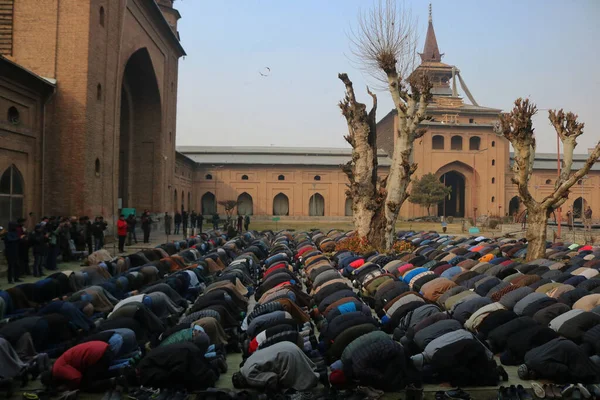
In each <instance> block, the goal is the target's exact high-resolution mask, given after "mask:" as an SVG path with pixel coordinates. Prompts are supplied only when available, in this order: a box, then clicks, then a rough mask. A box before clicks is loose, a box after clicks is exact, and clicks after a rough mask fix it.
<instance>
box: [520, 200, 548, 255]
mask: <svg viewBox="0 0 600 400" xmlns="http://www.w3.org/2000/svg"><path fill="white" fill-rule="evenodd" d="M547 225H548V210H546V209H545V208H543V207H539V206H537V207H532V208H528V209H527V233H526V235H525V237H526V238H527V261H533V260H536V259H538V258H543V257H544V256H545V255H546V228H547Z"/></svg>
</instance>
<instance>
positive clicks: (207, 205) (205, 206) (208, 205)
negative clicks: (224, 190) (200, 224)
mask: <svg viewBox="0 0 600 400" xmlns="http://www.w3.org/2000/svg"><path fill="white" fill-rule="evenodd" d="M201 205H202V215H212V214H216V212H217V199H216V197H215V195H214V194H212V193H211V192H206V193H204V195H202V200H201Z"/></svg>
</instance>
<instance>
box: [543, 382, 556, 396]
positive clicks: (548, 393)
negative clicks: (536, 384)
mask: <svg viewBox="0 0 600 400" xmlns="http://www.w3.org/2000/svg"><path fill="white" fill-rule="evenodd" d="M543 388H544V392H545V393H546V398H547V399H553V398H555V397H556V396H555V395H554V390H553V389H552V385H549V384H547V383H544V386H543Z"/></svg>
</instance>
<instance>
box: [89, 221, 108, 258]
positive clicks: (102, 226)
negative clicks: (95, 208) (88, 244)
mask: <svg viewBox="0 0 600 400" xmlns="http://www.w3.org/2000/svg"><path fill="white" fill-rule="evenodd" d="M107 225H108V224H107V223H106V222H104V218H102V217H96V218H95V219H94V223H93V224H92V236H94V251H98V250H100V249H101V248H103V247H104V231H105V230H106V226H107Z"/></svg>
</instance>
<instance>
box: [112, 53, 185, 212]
mask: <svg viewBox="0 0 600 400" xmlns="http://www.w3.org/2000/svg"><path fill="white" fill-rule="evenodd" d="M161 104H162V101H161V94H160V89H159V85H158V80H157V77H156V72H155V69H154V66H153V63H152V60H151V57H150V54H149V52H148V50H147V49H146V48H141V49H139V50H137V51H135V52H134V53H133V54H132V55H131V56H130V57H129V58H128V59H127V62H126V64H125V67H124V70H123V77H122V83H121V96H120V121H119V151H118V155H119V162H118V177H119V179H118V197H119V198H120V199H121V201H122V206H123V207H128V208H137V209H146V208H147V209H157V208H159V204H160V202H161V198H162V197H161V193H162V192H161V190H160V188H162V187H164V174H163V173H162V171H163V169H164V168H166V165H165V160H164V159H163V157H162V154H163V140H162V138H161V134H162V105H161ZM181 200H182V202H183V200H184V199H181Z"/></svg>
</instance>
